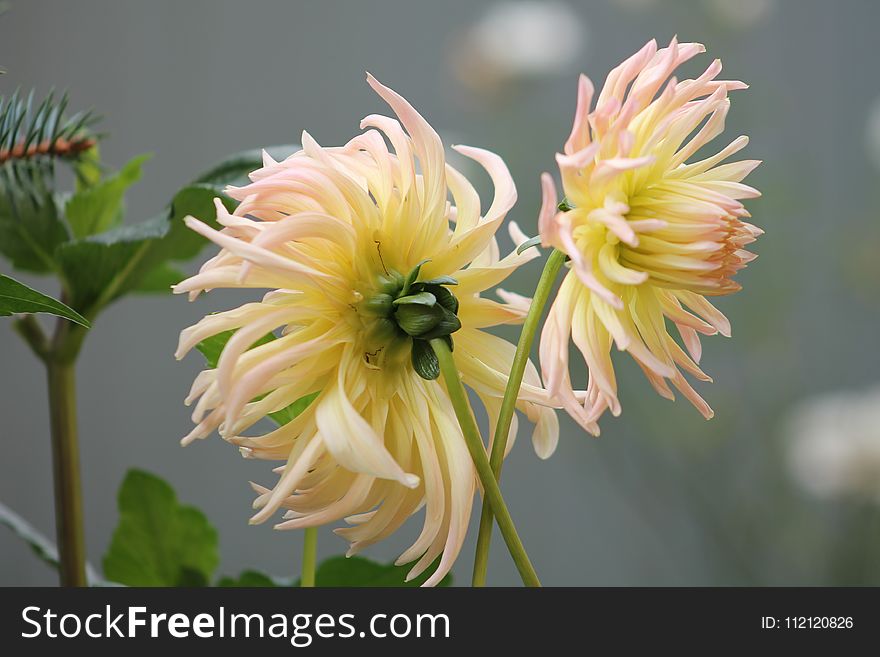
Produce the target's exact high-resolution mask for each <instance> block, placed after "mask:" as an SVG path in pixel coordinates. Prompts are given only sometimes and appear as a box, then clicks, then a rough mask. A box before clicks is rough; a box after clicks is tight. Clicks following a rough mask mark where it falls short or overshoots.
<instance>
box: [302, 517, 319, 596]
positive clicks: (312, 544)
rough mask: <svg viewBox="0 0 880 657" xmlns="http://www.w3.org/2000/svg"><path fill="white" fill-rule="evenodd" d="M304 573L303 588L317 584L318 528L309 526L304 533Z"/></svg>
mask: <svg viewBox="0 0 880 657" xmlns="http://www.w3.org/2000/svg"><path fill="white" fill-rule="evenodd" d="M303 541H304V542H303V560H302V573H301V575H300V580H299V585H300V586H301V587H303V588H313V587H314V586H315V563H316V562H317V560H318V528H317V527H307V528H306V530H305V533H304V534H303Z"/></svg>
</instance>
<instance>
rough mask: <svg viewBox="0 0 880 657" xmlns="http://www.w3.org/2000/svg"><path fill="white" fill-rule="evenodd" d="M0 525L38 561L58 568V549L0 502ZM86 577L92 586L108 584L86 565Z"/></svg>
mask: <svg viewBox="0 0 880 657" xmlns="http://www.w3.org/2000/svg"><path fill="white" fill-rule="evenodd" d="M0 525H4V526H5V527H8V528H9V529H10V530H11V531H12V533H13V534H15V535H16V536H18V537H19V538H20V539H21V540H23V541H24V542H25V543H27V545H28V547H30V549H31V550H32V551H33V553H34V554H35V555H36V556H37V558H38V559H40V560H41V561H43V562H44V563H46V564H48V565H49V566H51V567H52V568H55V569H57V568H58V547H57V546H56V545H55V544H54V543H53V542H52V541H51V540H49V539H48V538H46V536H44V535H43V534H42V533H41V532H40V531H39V530H38V529H37V528H36V527H34V526H33V525H32V524H30V523H29V522H28V521H27V520H25V519H24V518H22V517H21V516H20V515H18V514H17V513H16V512H15V511H13V510H12V509H10V508H9V507H8V506H6V505H5V504H3V503H2V502H0ZM86 577H87V578H88V580H89V584H90V585H92V586H106V585H107V584H108V583H107V582H105V581H104V580H102V579H101V578H100V577H98V575H97V573H96V572H95V569H94V568H92V566H91V565H90V564H89V563H86Z"/></svg>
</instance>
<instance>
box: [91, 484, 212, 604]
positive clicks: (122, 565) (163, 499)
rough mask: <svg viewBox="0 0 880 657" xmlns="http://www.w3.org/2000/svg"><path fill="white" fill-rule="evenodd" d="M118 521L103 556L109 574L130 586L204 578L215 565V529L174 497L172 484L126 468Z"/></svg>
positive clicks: (170, 583) (185, 581)
mask: <svg viewBox="0 0 880 657" xmlns="http://www.w3.org/2000/svg"><path fill="white" fill-rule="evenodd" d="M118 500H119V524H118V525H117V527H116V531H115V532H114V533H113V539H112V541H111V542H110V548H109V549H108V551H107V554H106V555H105V556H104V574H105V576H106V577H107V579H109V580H111V581H114V582H119V583H120V584H126V585H128V586H178V585H181V584H189V585H192V584H194V583H199V582H201V583H206V582H208V581H210V578H211V575H212V574H213V572H214V570H215V569H216V568H217V564H218V562H219V556H218V553H217V531H216V530H215V529H214V527H213V526H212V525H211V524H210V523H209V522H208V519H207V518H206V517H205V515H204V514H203V513H202V512H201V511H199V510H198V509H196V508H195V507H191V506H183V505H181V504H180V503H178V501H177V497H176V495H175V494H174V490H172V488H171V486H169V485H168V484H167V483H165V482H164V481H163V480H162V479H160V478H159V477H156V476H154V475H151V474H148V473H146V472H143V471H141V470H129V471H128V474H126V476H125V480H124V481H123V482H122V486H121V488H120V489H119V497H118Z"/></svg>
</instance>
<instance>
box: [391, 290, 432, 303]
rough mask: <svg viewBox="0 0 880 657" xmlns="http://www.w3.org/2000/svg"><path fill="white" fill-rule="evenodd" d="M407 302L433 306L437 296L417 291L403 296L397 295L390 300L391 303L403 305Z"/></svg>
mask: <svg viewBox="0 0 880 657" xmlns="http://www.w3.org/2000/svg"><path fill="white" fill-rule="evenodd" d="M408 303H412V304H416V305H420V306H433V305H434V304H435V303H437V297H435V296H434V295H433V294H431V293H430V292H419V293H418V294H410V295H407V296H405V297H399V298H397V299H395V300H394V301H393V302H392V305H395V306H399V305H401V304H403V305H405V304H408Z"/></svg>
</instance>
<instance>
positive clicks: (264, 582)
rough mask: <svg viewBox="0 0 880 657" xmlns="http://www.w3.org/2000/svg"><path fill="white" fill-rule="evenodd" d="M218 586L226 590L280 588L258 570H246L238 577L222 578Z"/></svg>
mask: <svg viewBox="0 0 880 657" xmlns="http://www.w3.org/2000/svg"><path fill="white" fill-rule="evenodd" d="M217 586H220V587H226V588H231V587H234V588H248V587H251V588H253V587H274V586H278V584H276V583H275V580H273V579H272V578H271V577H269V576H268V575H266V574H264V573H261V572H259V571H256V570H245V571H242V573H241V574H240V575H239V576H238V577H221V578H220V579H219V581H218V582H217Z"/></svg>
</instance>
